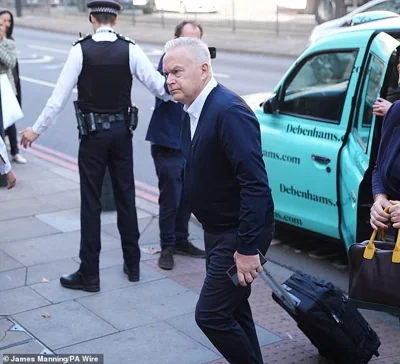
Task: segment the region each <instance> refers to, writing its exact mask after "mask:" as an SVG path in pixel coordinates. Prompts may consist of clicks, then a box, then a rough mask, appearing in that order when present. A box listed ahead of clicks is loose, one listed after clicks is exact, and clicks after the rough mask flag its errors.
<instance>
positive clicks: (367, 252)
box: [363, 206, 400, 263]
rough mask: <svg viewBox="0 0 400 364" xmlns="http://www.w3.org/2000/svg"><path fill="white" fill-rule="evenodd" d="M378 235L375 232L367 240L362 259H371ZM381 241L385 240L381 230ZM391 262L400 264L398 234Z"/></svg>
mask: <svg viewBox="0 0 400 364" xmlns="http://www.w3.org/2000/svg"><path fill="white" fill-rule="evenodd" d="M389 209H390V206H388V207H386V208H385V212H389ZM377 233H378V231H377V230H374V231H373V232H372V235H371V238H370V239H369V243H368V245H367V246H366V247H365V250H364V255H363V256H364V259H372V258H373V257H374V254H375V243H374V242H375V239H376V234H377ZM381 236H382V240H385V232H384V231H383V230H382V232H381ZM392 262H393V263H400V232H399V233H398V234H397V239H396V245H395V247H394V250H393V255H392Z"/></svg>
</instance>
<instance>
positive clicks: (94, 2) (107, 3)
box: [86, 0, 121, 15]
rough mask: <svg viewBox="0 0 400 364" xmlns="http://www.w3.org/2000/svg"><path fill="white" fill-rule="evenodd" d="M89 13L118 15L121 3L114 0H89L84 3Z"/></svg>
mask: <svg viewBox="0 0 400 364" xmlns="http://www.w3.org/2000/svg"><path fill="white" fill-rule="evenodd" d="M86 6H87V7H88V9H89V11H90V13H91V14H92V13H106V14H114V15H118V12H119V11H120V10H121V5H120V4H119V3H118V1H116V0H89V1H88V2H87V4H86Z"/></svg>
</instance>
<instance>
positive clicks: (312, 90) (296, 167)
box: [256, 34, 368, 239]
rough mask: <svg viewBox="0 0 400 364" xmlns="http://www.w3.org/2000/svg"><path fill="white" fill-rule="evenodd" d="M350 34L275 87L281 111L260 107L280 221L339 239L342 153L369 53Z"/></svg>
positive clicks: (306, 57)
mask: <svg viewBox="0 0 400 364" xmlns="http://www.w3.org/2000/svg"><path fill="white" fill-rule="evenodd" d="M352 36H353V37H356V36H357V35H355V34H353V35H351V34H350V35H348V36H347V38H346V39H343V40H337V41H336V42H335V44H334V46H333V45H332V47H331V48H329V49H325V50H323V49H318V48H316V49H315V50H314V49H313V50H312V51H311V50H310V51H309V52H308V53H307V54H304V55H303V57H302V58H301V59H300V60H299V61H298V62H297V64H296V65H295V66H294V67H293V68H292V69H291V70H289V71H288V73H287V74H286V75H285V77H284V79H283V80H282V82H281V84H280V85H279V86H278V88H277V89H276V91H275V92H276V93H277V96H276V99H275V102H276V104H277V105H279V106H277V109H278V110H276V112H273V111H272V112H268V110H266V109H265V107H264V110H260V109H259V110H256V114H257V117H258V119H259V121H260V128H261V134H262V149H263V156H264V162H265V165H266V170H267V173H268V176H269V181H270V185H271V188H272V194H273V198H274V203H275V217H276V220H277V221H282V222H285V223H288V224H291V225H294V226H297V227H300V228H302V229H306V230H310V231H312V232H316V233H320V234H323V235H325V236H329V237H332V238H336V239H339V238H340V233H339V207H338V183H337V173H338V154H339V150H340V149H341V148H342V146H343V140H344V136H345V134H346V130H347V128H348V123H349V117H350V113H351V105H352V99H353V95H354V92H355V89H356V85H357V81H358V77H359V70H360V67H361V64H362V60H363V58H364V54H365V53H364V52H365V48H356V47H355V46H353V45H354V44H360V42H359V41H358V39H357V40H354V41H352V40H351V39H350V38H351V37H352ZM343 38H344V37H343ZM355 39H356V38H355ZM367 41H368V40H365V44H366V43H367ZM358 47H360V45H358Z"/></svg>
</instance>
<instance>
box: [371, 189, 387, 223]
mask: <svg viewBox="0 0 400 364" xmlns="http://www.w3.org/2000/svg"><path fill="white" fill-rule="evenodd" d="M388 206H392V204H391V203H390V202H389V200H388V199H387V197H386V195H378V196H377V197H376V198H375V203H374V204H373V205H372V207H371V219H370V224H371V226H372V228H373V229H374V230H378V229H387V228H388V226H387V225H386V223H387V222H388V221H389V219H390V215H389V214H388V213H386V212H385V211H384V210H385V208H386V207H388Z"/></svg>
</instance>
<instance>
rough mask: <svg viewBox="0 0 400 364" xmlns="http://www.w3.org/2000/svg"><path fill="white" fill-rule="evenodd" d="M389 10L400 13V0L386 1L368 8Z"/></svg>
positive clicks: (370, 9) (369, 9) (371, 9)
mask: <svg viewBox="0 0 400 364" xmlns="http://www.w3.org/2000/svg"><path fill="white" fill-rule="evenodd" d="M377 10H387V11H393V12H394V13H400V0H391V1H385V2H383V3H380V4H376V5H373V6H371V7H370V8H368V10H367V11H377Z"/></svg>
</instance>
